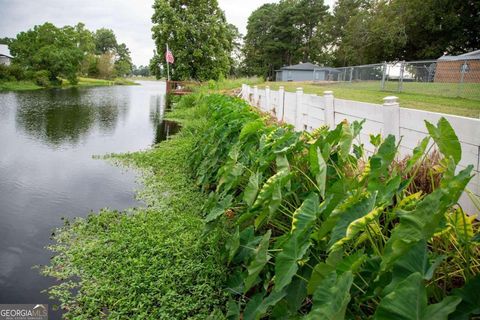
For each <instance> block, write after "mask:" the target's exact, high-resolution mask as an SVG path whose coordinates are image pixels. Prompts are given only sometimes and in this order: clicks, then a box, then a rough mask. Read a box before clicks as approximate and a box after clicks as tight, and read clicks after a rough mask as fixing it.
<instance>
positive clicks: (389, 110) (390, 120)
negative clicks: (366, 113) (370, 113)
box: [382, 96, 400, 141]
mask: <svg viewBox="0 0 480 320" xmlns="http://www.w3.org/2000/svg"><path fill="white" fill-rule="evenodd" d="M382 111H383V135H384V136H388V135H390V134H391V135H394V136H395V139H396V140H397V141H398V139H400V104H399V103H398V97H395V96H389V97H385V98H383V108H382Z"/></svg>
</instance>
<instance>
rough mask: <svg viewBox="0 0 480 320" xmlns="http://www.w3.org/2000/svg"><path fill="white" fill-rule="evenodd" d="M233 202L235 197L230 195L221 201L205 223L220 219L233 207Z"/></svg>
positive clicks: (206, 218)
mask: <svg viewBox="0 0 480 320" xmlns="http://www.w3.org/2000/svg"><path fill="white" fill-rule="evenodd" d="M232 201H233V196H232V195H230V194H229V195H227V196H226V197H225V198H223V199H222V200H221V201H219V202H218V203H217V204H216V205H215V207H214V208H213V209H212V210H211V211H210V212H209V213H208V215H207V216H206V217H205V222H207V223H208V222H211V221H213V220H216V219H217V218H218V217H220V216H221V215H222V214H223V213H224V212H225V210H226V209H228V208H229V207H230V206H231V205H232Z"/></svg>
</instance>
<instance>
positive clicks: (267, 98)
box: [263, 86, 271, 112]
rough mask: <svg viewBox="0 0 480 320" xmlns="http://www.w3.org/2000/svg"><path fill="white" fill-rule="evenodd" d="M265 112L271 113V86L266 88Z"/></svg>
mask: <svg viewBox="0 0 480 320" xmlns="http://www.w3.org/2000/svg"><path fill="white" fill-rule="evenodd" d="M263 111H267V112H270V111H271V108H270V87H269V86H266V87H265V110H263Z"/></svg>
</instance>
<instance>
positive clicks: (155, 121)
mask: <svg viewBox="0 0 480 320" xmlns="http://www.w3.org/2000/svg"><path fill="white" fill-rule="evenodd" d="M164 103H165V96H164V95H156V96H151V97H150V121H151V122H152V125H153V128H154V130H155V136H154V139H153V144H157V143H160V142H162V141H164V140H168V139H169V138H170V136H172V135H174V134H175V133H177V132H178V131H179V130H180V125H179V124H178V123H177V122H175V121H170V120H165V119H163V118H164V113H165V110H166V108H165V107H164V106H165V104H164Z"/></svg>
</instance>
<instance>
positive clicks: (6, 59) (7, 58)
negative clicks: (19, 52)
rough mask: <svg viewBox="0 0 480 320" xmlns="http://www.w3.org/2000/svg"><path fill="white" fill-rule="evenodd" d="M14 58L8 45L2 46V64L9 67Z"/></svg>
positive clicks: (0, 52)
mask: <svg viewBox="0 0 480 320" xmlns="http://www.w3.org/2000/svg"><path fill="white" fill-rule="evenodd" d="M12 59H13V57H12V56H11V55H10V50H8V46H7V45H6V44H0V64H4V65H7V66H9V65H10V63H11V62H12Z"/></svg>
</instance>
